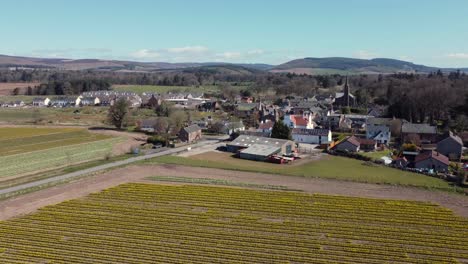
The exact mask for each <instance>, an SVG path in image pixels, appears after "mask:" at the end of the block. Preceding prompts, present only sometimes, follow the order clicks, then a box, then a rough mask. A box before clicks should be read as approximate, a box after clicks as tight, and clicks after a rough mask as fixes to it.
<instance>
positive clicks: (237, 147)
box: [226, 135, 296, 160]
mask: <svg viewBox="0 0 468 264" xmlns="http://www.w3.org/2000/svg"><path fill="white" fill-rule="evenodd" d="M226 148H227V150H228V151H229V152H234V153H238V152H239V154H240V157H241V158H245V159H251V160H266V159H267V158H268V157H269V156H271V155H274V154H276V155H284V154H291V153H293V152H295V150H296V145H295V143H294V142H293V141H291V140H285V139H276V138H267V137H255V136H247V135H240V136H239V137H237V138H236V139H235V140H233V141H232V142H230V143H228V144H226Z"/></svg>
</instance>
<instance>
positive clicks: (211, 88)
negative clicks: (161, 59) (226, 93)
mask: <svg viewBox="0 0 468 264" xmlns="http://www.w3.org/2000/svg"><path fill="white" fill-rule="evenodd" d="M232 87H233V88H238V89H244V88H246V87H247V86H243V85H239V86H232ZM112 89H113V90H116V91H126V92H135V93H138V94H142V93H144V92H152V93H168V92H192V93H214V92H219V90H220V88H219V86H217V85H202V86H163V85H113V86H112Z"/></svg>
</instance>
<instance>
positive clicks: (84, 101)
mask: <svg viewBox="0 0 468 264" xmlns="http://www.w3.org/2000/svg"><path fill="white" fill-rule="evenodd" d="M100 103H101V101H99V98H98V97H92V96H87V97H81V98H80V104H79V105H80V106H95V105H99V104H100Z"/></svg>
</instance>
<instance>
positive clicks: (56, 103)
mask: <svg viewBox="0 0 468 264" xmlns="http://www.w3.org/2000/svg"><path fill="white" fill-rule="evenodd" d="M77 101H78V103H79V100H78V98H74V97H56V98H52V99H51V100H50V105H51V106H53V107H70V106H75V105H76V102H77Z"/></svg>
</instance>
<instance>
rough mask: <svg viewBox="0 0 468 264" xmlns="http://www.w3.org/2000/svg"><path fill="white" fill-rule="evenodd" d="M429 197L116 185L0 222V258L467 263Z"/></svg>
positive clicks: (462, 241) (462, 244)
mask: <svg viewBox="0 0 468 264" xmlns="http://www.w3.org/2000/svg"><path fill="white" fill-rule="evenodd" d="M467 226H468V219H466V218H461V217H458V216H456V215H454V214H453V213H452V212H451V211H450V210H447V209H445V208H442V207H439V206H437V205H435V204H431V203H425V202H413V201H396V200H380V199H365V198H353V197H344V196H329V195H320V194H314V195H310V194H304V193H299V192H284V191H258V190H249V189H240V188H226V187H206V186H189V185H179V186H174V185H156V184H141V183H138V184H135V183H130V184H124V185H120V186H118V187H114V188H111V189H108V190H105V191H103V192H100V193H96V194H91V195H89V196H88V197H86V198H83V199H77V200H71V201H66V202H63V203H60V204H57V205H52V206H47V207H44V208H42V209H40V210H39V211H38V212H37V213H34V214H31V215H28V216H24V217H20V218H17V219H13V220H8V221H4V222H0V247H1V258H2V263H115V264H117V263H129V264H130V263H139V264H141V263H148V264H149V263H199V264H201V263H249V264H250V263H296V264H301V263H355V264H357V263H375V264H376V263H467V261H468V249H467V248H466V244H467V243H468V231H467V230H466V227H467Z"/></svg>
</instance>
